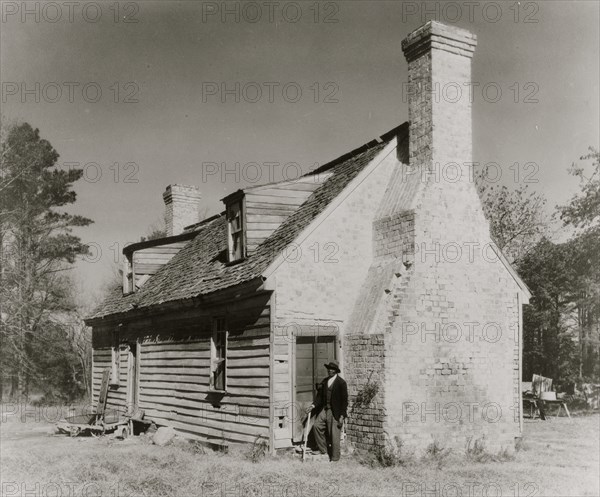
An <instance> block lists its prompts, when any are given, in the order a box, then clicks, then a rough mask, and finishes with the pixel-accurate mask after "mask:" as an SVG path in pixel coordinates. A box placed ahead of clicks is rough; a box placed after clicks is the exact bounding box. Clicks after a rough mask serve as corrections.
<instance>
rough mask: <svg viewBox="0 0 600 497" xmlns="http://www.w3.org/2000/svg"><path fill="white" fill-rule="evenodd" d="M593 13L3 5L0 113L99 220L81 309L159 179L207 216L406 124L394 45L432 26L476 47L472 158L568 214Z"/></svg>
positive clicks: (593, 105)
mask: <svg viewBox="0 0 600 497" xmlns="http://www.w3.org/2000/svg"><path fill="white" fill-rule="evenodd" d="M599 5H600V3H599V2H596V1H547V0H545V1H539V2H527V1H522V2H514V1H507V2H504V1H498V2H483V1H480V2H471V3H469V2H463V1H457V2H433V1H427V2H412V1H381V0H378V1H363V0H348V1H331V2H327V1H320V2H316V1H313V0H307V1H289V2H288V1H283V0H278V1H276V2H275V1H273V2H269V1H267V0H259V1H257V2H252V1H250V2H243V3H239V2H231V1H227V2H221V1H214V2H203V1H184V2H179V1H162V2H154V1H138V2H76V1H74V2H68V1H64V2H63V1H56V2H20V1H19V2H16V1H6V0H2V20H1V25H0V29H1V34H0V42H1V45H0V80H1V82H2V100H1V105H2V115H3V117H4V118H5V119H8V120H9V121H10V120H18V121H26V122H29V123H30V124H31V125H32V126H34V127H37V128H39V129H40V133H41V135H42V137H43V138H45V139H47V140H49V141H50V143H51V144H52V145H53V146H54V148H55V149H56V150H57V151H58V152H59V154H60V159H59V164H58V167H64V168H68V167H82V168H83V169H84V178H83V179H82V180H80V181H78V182H77V183H76V184H75V185H74V189H75V191H76V192H77V195H78V196H77V202H76V203H75V204H74V205H72V206H70V207H69V211H70V212H76V213H78V214H81V215H84V216H87V217H90V218H92V219H93V220H94V224H92V225H91V226H89V227H87V228H82V229H78V230H77V232H76V234H78V235H79V236H80V237H81V238H82V240H83V241H85V242H86V243H89V244H90V245H91V249H92V256H91V257H89V258H87V260H82V261H79V262H78V263H77V265H76V267H75V269H74V277H75V281H76V283H77V285H78V288H80V291H81V294H82V295H84V296H86V297H89V298H92V296H95V295H98V294H99V292H100V291H101V289H102V286H103V285H104V284H105V282H106V281H107V280H110V278H111V274H112V272H113V267H114V265H115V262H116V261H117V260H118V259H119V258H120V257H122V256H121V251H122V249H123V247H124V246H125V244H126V243H128V242H135V241H139V239H140V237H141V236H143V235H146V234H147V233H148V231H149V228H150V226H151V225H156V224H157V223H159V221H160V219H161V217H162V215H163V210H164V204H163V200H162V192H163V191H164V190H165V188H166V186H167V185H168V184H172V183H180V184H192V185H197V186H199V187H200V189H201V190H202V197H203V198H202V211H203V212H204V213H205V214H206V215H211V214H215V213H218V212H220V211H221V210H222V206H223V204H222V203H221V202H220V199H221V198H223V197H224V196H225V195H227V194H228V193H231V192H233V191H235V190H237V189H238V188H243V187H244V186H246V185H250V184H259V183H266V182H269V181H274V180H281V179H283V178H286V179H293V178H295V177H297V176H298V175H299V174H300V173H301V174H304V173H307V172H308V171H310V170H311V169H313V168H315V167H317V166H318V165H322V164H324V163H326V162H328V161H330V160H332V159H334V158H336V157H337V156H339V155H341V154H343V153H345V152H347V151H349V150H352V149H354V148H356V147H358V146H360V145H362V144H364V143H366V142H368V141H370V140H372V139H373V138H375V137H377V136H380V135H381V134H383V133H384V132H386V131H388V130H390V129H392V128H394V127H395V126H397V125H398V124H401V123H402V122H404V121H406V120H407V119H408V104H407V102H406V92H405V91H404V92H403V83H404V82H406V81H407V65H406V61H405V59H404V56H403V54H402V50H401V41H402V39H403V38H404V37H405V36H406V35H407V34H408V33H409V32H411V31H412V30H414V29H416V28H418V27H419V26H420V25H421V24H423V23H424V22H426V21H427V20H429V19H434V20H437V21H440V22H444V23H446V24H450V25H457V26H460V27H463V28H465V29H468V30H469V31H471V32H473V33H475V34H476V35H477V37H478V46H477V50H476V52H475V55H474V58H473V63H472V71H473V73H472V77H473V82H474V84H476V85H478V86H474V87H473V88H474V91H473V158H474V160H475V161H476V162H480V163H481V164H485V163H489V162H494V163H496V164H498V165H499V166H500V170H501V171H502V178H500V180H499V182H500V183H502V184H506V185H507V186H510V187H518V186H519V185H521V184H523V183H528V184H530V188H532V189H534V190H536V191H539V192H540V193H543V194H544V195H545V196H546V197H547V198H548V206H549V209H551V208H553V207H554V206H555V205H556V204H560V203H565V202H566V201H568V199H569V198H570V197H571V196H572V195H573V194H574V193H575V192H576V191H577V189H578V183H577V180H576V179H575V178H573V177H571V176H569V175H568V173H567V168H568V167H569V166H570V164H571V163H572V162H574V161H577V160H578V159H579V157H580V156H581V155H583V154H585V153H586V151H587V148H588V147H589V146H595V147H598V143H599V135H600V132H599V131H600V129H599V120H600V112H599V106H600V104H599V94H600V91H599V88H598V83H599V79H600V76H599V60H600V57H599V46H600V40H599V25H600V19H599ZM484 88H485V91H484ZM404 89H405V90H406V88H404ZM498 90H499V92H498Z"/></svg>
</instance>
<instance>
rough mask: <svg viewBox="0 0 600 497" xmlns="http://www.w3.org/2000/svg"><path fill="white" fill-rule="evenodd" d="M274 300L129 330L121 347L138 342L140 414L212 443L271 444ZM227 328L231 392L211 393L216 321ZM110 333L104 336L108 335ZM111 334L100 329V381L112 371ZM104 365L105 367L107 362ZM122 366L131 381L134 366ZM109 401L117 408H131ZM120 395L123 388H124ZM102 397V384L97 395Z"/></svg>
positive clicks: (114, 398)
mask: <svg viewBox="0 0 600 497" xmlns="http://www.w3.org/2000/svg"><path fill="white" fill-rule="evenodd" d="M270 314H271V310H270V304H269V295H268V294H266V293H263V294H260V295H258V296H255V297H253V298H248V299H245V300H242V301H239V302H235V303H229V304H225V305H221V306H213V307H210V308H202V309H193V310H188V311H180V312H174V313H171V314H169V315H163V316H160V317H156V318H152V319H150V318H147V319H144V320H139V319H138V320H136V321H134V322H132V323H129V324H127V325H124V326H123V327H122V330H125V331H122V332H121V334H120V335H121V336H120V341H122V342H127V341H132V340H135V341H137V342H138V344H139V345H138V354H139V407H140V408H141V409H144V411H145V412H146V417H147V418H149V419H152V420H154V421H155V422H156V423H157V424H159V425H166V426H172V427H173V428H175V429H176V430H178V431H180V432H181V433H183V434H185V435H187V436H192V437H197V438H200V439H202V440H204V441H208V442H212V443H219V444H222V443H230V442H233V443H236V442H237V443H244V442H246V443H247V442H254V441H255V440H256V438H257V437H263V438H265V439H267V440H269V439H270V426H271V424H270V374H271V363H270V354H271V329H270ZM218 316H225V318H226V322H227V329H228V331H229V334H228V345H227V392H226V393H225V394H223V393H219V392H214V391H211V390H210V387H209V385H210V341H211V336H212V326H213V318H214V317H218ZM102 333H104V335H101V334H102ZM109 336H110V333H107V330H100V329H94V341H95V344H94V354H95V357H96V356H97V357H98V361H96V360H95V361H94V376H95V377H98V378H101V375H102V372H101V371H102V368H103V367H108V366H110V348H106V344H105V343H103V342H106V340H107V338H108V337H109ZM100 359H102V360H100ZM124 362H125V364H124V365H123V364H122V365H121V368H122V373H121V374H122V375H124V376H122V377H123V378H124V381H125V382H126V381H127V362H126V358H125V361H124ZM122 386H123V388H122V392H120V391H117V392H112V391H111V393H110V394H109V403H110V404H111V405H112V406H121V405H124V403H125V402H126V398H127V397H126V391H127V388H126V387H125V384H124V383H123V384H122ZM119 390H121V385H120V387H119ZM98 391H99V382H98V386H97V388H95V390H94V394H95V396H97V394H98Z"/></svg>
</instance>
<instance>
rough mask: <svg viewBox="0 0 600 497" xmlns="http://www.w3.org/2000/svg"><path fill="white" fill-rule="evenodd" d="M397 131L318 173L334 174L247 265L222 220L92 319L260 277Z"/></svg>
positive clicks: (203, 229) (107, 303)
mask: <svg viewBox="0 0 600 497" xmlns="http://www.w3.org/2000/svg"><path fill="white" fill-rule="evenodd" d="M397 129H398V128H397ZM399 129H400V133H401V134H406V133H407V131H408V127H407V126H406V125H403V126H402V127H401V128H399ZM393 131H395V130H392V132H388V133H386V134H385V135H383V136H382V139H383V141H381V142H370V143H368V144H367V145H364V146H362V147H360V148H359V149H356V150H355V151H353V152H350V153H349V154H345V155H343V156H341V157H340V158H338V159H336V160H334V161H332V162H330V163H328V164H326V165H324V166H321V167H320V168H319V169H318V170H316V171H314V172H313V173H319V172H323V171H324V170H329V171H331V172H332V175H331V177H330V178H328V179H327V180H326V181H325V182H324V183H323V184H322V185H321V186H320V187H319V188H318V189H317V190H315V191H314V192H313V194H312V195H311V196H310V197H309V198H308V199H307V200H306V201H305V202H304V203H303V204H302V205H300V207H298V210H296V211H295V212H294V213H293V214H292V215H291V216H290V217H288V218H287V219H286V220H285V221H284V222H283V223H282V224H281V225H280V226H279V227H278V228H277V229H276V230H275V231H274V232H273V233H272V234H271V235H270V236H269V237H268V238H267V239H266V240H265V241H264V242H263V243H261V244H260V245H259V246H258V247H257V249H256V250H255V251H254V252H253V253H252V254H250V255H249V256H248V257H247V258H246V259H245V260H244V261H242V262H240V263H238V264H233V265H230V264H227V263H226V260H227V258H226V251H227V236H226V232H227V224H226V220H225V217H224V216H223V215H221V216H218V217H216V218H215V219H213V220H210V221H209V222H207V223H204V224H202V225H201V226H199V227H198V231H197V234H196V236H195V237H194V238H193V239H192V240H190V241H189V242H188V243H187V245H186V246H185V247H183V248H182V249H181V250H180V251H179V252H178V253H177V254H176V255H175V256H174V257H173V258H172V259H171V260H170V261H169V262H168V263H167V264H165V265H164V266H163V267H161V268H160V269H159V271H158V272H157V273H156V274H155V275H153V276H152V277H151V278H150V279H149V280H148V281H147V282H146V284H145V285H144V286H143V287H142V288H141V289H140V290H139V291H138V292H136V293H134V294H130V295H126V296H123V294H122V289H121V288H120V287H118V288H115V289H114V290H113V291H112V292H111V293H110V295H109V296H108V297H107V298H106V299H105V301H104V302H103V303H102V304H101V305H100V306H99V307H98V308H97V309H96V310H95V311H94V313H93V314H92V315H91V316H90V317H88V320H91V319H97V318H101V317H107V316H110V315H113V314H121V313H124V312H127V311H129V310H131V309H132V308H133V307H132V306H135V308H137V309H141V308H148V307H151V306H154V305H158V304H161V303H164V302H171V301H180V300H185V299H191V298H195V297H199V296H201V295H206V294H209V293H212V292H215V291H218V290H223V289H225V288H229V287H232V286H234V285H237V284H239V283H244V282H249V281H251V280H253V279H255V278H258V277H260V276H261V274H262V272H263V271H264V270H265V269H266V268H267V267H268V266H269V264H270V263H271V262H273V260H274V259H275V258H276V257H277V256H278V255H279V253H281V252H282V251H283V249H285V247H287V246H288V245H289V244H290V243H292V242H293V241H294V239H295V238H296V237H297V236H298V235H299V233H300V232H301V231H302V230H303V229H304V228H305V227H307V226H308V225H309V223H310V222H311V221H312V220H313V219H314V218H315V217H317V216H318V215H319V214H320V213H321V212H322V211H323V210H324V209H325V207H327V205H328V204H329V203H330V202H331V201H332V200H333V199H334V198H335V197H336V196H337V195H338V194H339V193H340V192H341V191H342V190H343V189H344V188H345V187H346V186H347V185H348V183H350V181H352V179H354V178H355V177H356V176H357V175H358V173H359V172H360V171H362V170H363V169H364V167H365V166H367V165H368V164H369V163H370V162H371V161H372V160H373V159H374V158H375V156H376V155H377V154H378V153H379V152H380V151H381V150H383V148H384V147H385V146H386V145H387V144H388V143H389V142H390V141H391V140H392V138H393V137H394V135H395V133H394V132H393ZM399 141H400V139H399ZM405 141H406V140H403V142H405Z"/></svg>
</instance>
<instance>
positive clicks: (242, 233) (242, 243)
mask: <svg viewBox="0 0 600 497" xmlns="http://www.w3.org/2000/svg"><path fill="white" fill-rule="evenodd" d="M236 207H237V208H238V213H239V214H238V216H239V228H238V229H236V230H235V231H233V229H232V224H233V220H234V219H235V218H234V217H233V216H232V211H233V210H234V209H235V208H236ZM225 216H226V218H227V260H228V262H238V261H242V260H244V259H245V258H246V222H245V202H244V197H243V196H239V197H237V198H235V199H234V200H231V201H230V202H228V204H227V208H226V211H225ZM236 237H238V238H237V240H239V254H237V252H236V251H234V246H235V244H234V241H235V240H236Z"/></svg>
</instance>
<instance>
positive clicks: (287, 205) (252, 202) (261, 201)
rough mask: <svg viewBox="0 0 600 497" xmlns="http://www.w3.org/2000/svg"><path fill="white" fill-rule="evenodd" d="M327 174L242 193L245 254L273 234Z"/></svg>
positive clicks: (258, 187) (260, 187)
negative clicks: (244, 212)
mask: <svg viewBox="0 0 600 497" xmlns="http://www.w3.org/2000/svg"><path fill="white" fill-rule="evenodd" d="M330 175H331V173H324V174H320V175H316V176H307V177H302V178H298V179H296V180H294V181H288V182H285V183H279V184H273V185H265V186H257V187H255V188H251V189H247V190H245V208H246V243H247V250H248V253H250V252H252V251H253V250H255V249H256V247H258V245H259V244H260V243H262V242H263V241H264V240H265V239H266V238H267V237H268V236H269V235H270V234H271V233H273V231H275V230H276V229H277V228H278V227H279V225H280V224H281V223H283V222H284V221H285V220H286V219H287V218H288V217H289V216H290V215H291V214H292V213H294V212H295V211H296V210H297V209H298V207H299V206H300V205H301V204H303V203H304V202H305V201H306V200H307V199H308V197H310V196H311V195H312V193H313V192H314V191H315V190H316V189H317V188H318V187H319V186H321V184H322V183H323V181H325V180H326V179H327V178H328V177H329V176H330Z"/></svg>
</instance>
